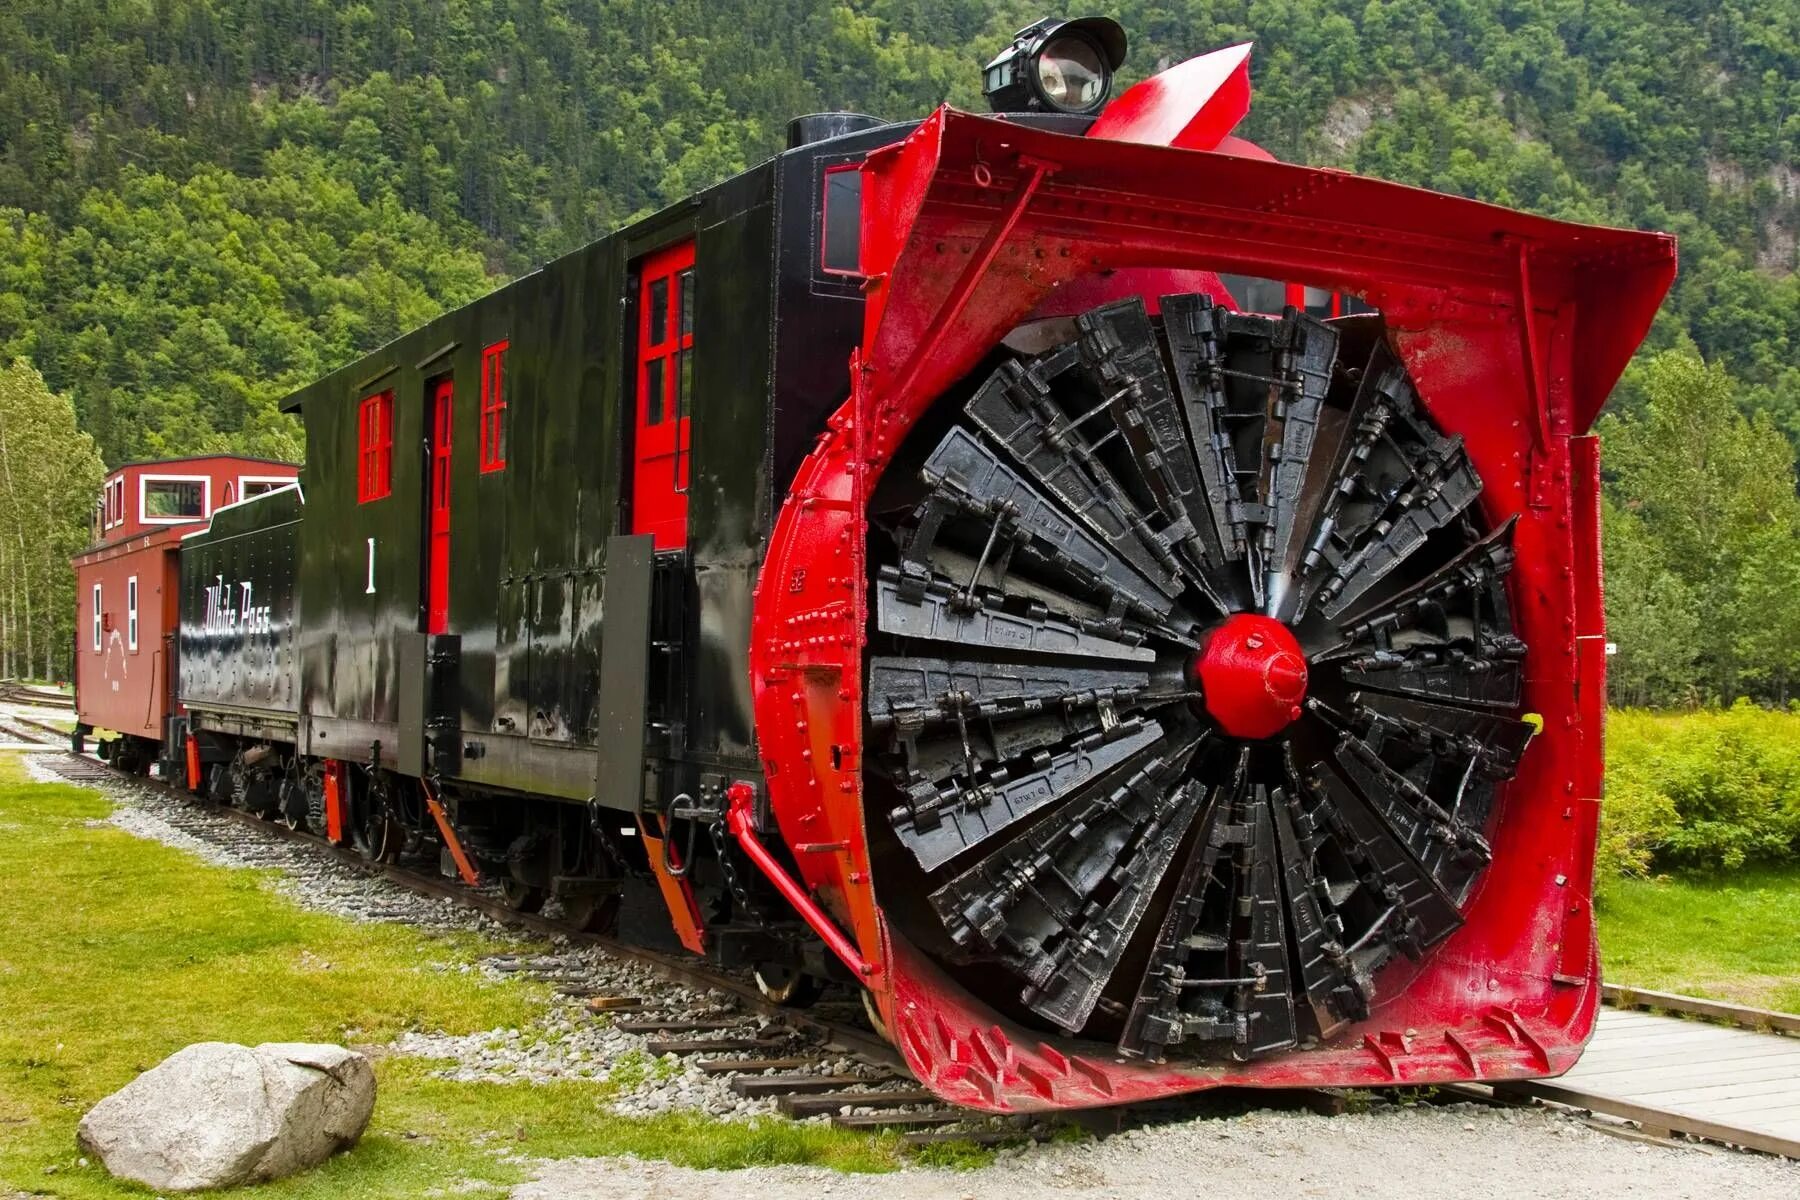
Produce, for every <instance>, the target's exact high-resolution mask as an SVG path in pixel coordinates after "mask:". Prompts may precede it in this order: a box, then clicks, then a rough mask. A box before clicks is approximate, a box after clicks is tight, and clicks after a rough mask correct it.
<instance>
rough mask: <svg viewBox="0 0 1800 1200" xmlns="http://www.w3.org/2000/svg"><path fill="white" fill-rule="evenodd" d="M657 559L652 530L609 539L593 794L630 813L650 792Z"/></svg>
mask: <svg viewBox="0 0 1800 1200" xmlns="http://www.w3.org/2000/svg"><path fill="white" fill-rule="evenodd" d="M653 562H654V552H653V547H652V541H651V538H650V536H649V535H648V534H636V535H634V534H620V535H618V536H616V537H613V538H609V539H608V540H607V544H606V645H605V647H604V649H603V650H602V652H601V655H600V698H599V704H600V747H599V750H598V752H597V753H596V754H595V756H594V791H593V795H594V798H595V799H596V800H598V801H599V802H600V803H601V804H603V805H605V806H606V807H608V808H617V809H623V810H625V811H626V812H635V811H637V808H638V801H639V800H640V798H641V797H642V796H643V791H644V712H645V706H646V705H647V703H648V700H649V696H648V685H649V679H650V586H651V581H652V577H653V565H652V564H653Z"/></svg>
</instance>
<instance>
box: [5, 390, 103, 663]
mask: <svg viewBox="0 0 1800 1200" xmlns="http://www.w3.org/2000/svg"><path fill="white" fill-rule="evenodd" d="M105 475H106V471H105V468H104V467H102V466H101V464H100V455H99V453H98V451H97V450H96V449H95V447H94V439H92V438H91V437H89V436H88V435H87V434H85V433H82V432H81V431H80V430H79V429H77V428H76V425H75V407H74V405H73V404H71V403H70V402H69V398H68V397H67V396H63V395H59V394H57V393H56V392H53V391H51V390H50V388H49V387H47V386H46V385H45V383H44V377H43V376H42V375H39V374H38V373H37V371H36V370H35V369H34V368H33V367H32V366H31V364H30V363H28V362H25V361H23V360H18V361H15V362H13V363H12V365H11V366H9V367H8V368H7V369H6V370H4V371H0V587H4V588H5V593H4V595H0V670H4V671H5V673H6V674H7V675H8V676H25V675H31V674H34V673H37V674H41V675H42V676H43V677H44V678H57V677H59V676H60V675H61V674H62V672H63V668H64V667H65V665H66V664H67V661H68V650H69V646H70V645H71V639H72V638H73V637H74V622H75V577H74V575H73V573H72V572H71V571H70V570H69V558H70V556H71V555H73V554H74V553H75V552H76V551H77V550H79V549H80V548H81V547H82V546H83V545H84V544H85V543H86V541H87V535H88V520H87V517H88V514H89V513H90V512H91V511H92V509H93V504H94V497H95V496H96V495H97V494H98V493H99V490H100V482H101V480H102V479H104V478H105Z"/></svg>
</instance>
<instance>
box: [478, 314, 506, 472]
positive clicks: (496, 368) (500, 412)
mask: <svg viewBox="0 0 1800 1200" xmlns="http://www.w3.org/2000/svg"><path fill="white" fill-rule="evenodd" d="M511 347H512V342H511V340H510V339H507V340H502V341H498V342H495V343H494V344H493V345H491V346H488V347H486V348H485V349H483V350H482V352H481V473H482V474H484V475H485V474H487V473H488V472H490V471H499V470H503V469H504V468H505V467H506V352H507V350H508V349H510V348H511Z"/></svg>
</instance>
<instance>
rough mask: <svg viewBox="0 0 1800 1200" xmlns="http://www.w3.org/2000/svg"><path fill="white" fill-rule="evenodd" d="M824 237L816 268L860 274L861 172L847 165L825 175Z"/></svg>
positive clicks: (836, 273)
mask: <svg viewBox="0 0 1800 1200" xmlns="http://www.w3.org/2000/svg"><path fill="white" fill-rule="evenodd" d="M824 207H825V216H824V220H823V225H824V236H823V237H822V238H821V239H820V240H821V242H822V243H823V246H822V248H821V250H820V259H819V266H820V268H821V269H823V270H824V272H825V273H826V274H827V275H860V274H861V273H862V171H860V170H859V169H858V164H856V163H847V164H845V165H844V166H841V167H832V168H831V169H830V170H828V171H826V172H825V205H824Z"/></svg>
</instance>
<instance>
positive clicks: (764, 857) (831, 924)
mask: <svg viewBox="0 0 1800 1200" xmlns="http://www.w3.org/2000/svg"><path fill="white" fill-rule="evenodd" d="M725 795H726V796H727V798H728V799H729V804H728V806H727V807H726V810H725V824H726V827H727V828H729V829H730V830H731V833H732V836H733V837H735V838H737V840H738V845H740V846H742V847H743V848H744V853H745V854H747V855H749V856H750V861H751V862H753V863H755V864H756V865H757V867H758V868H760V869H761V871H762V873H763V874H764V875H766V876H768V879H769V882H770V883H772V884H774V885H775V890H776V891H778V892H780V893H781V894H782V896H783V897H784V898H785V899H786V900H787V902H788V903H789V904H791V905H793V906H794V911H795V912H797V913H799V914H800V918H801V919H802V920H803V921H805V922H806V923H807V924H808V925H810V926H812V930H813V932H814V933H816V934H818V935H819V937H820V938H821V939H822V940H823V941H824V943H825V944H826V945H827V946H829V947H831V952H832V953H833V954H836V955H837V956H838V957H839V958H840V959H842V960H843V962H844V965H845V966H846V967H849V968H850V970H851V971H853V972H854V973H855V974H856V975H857V977H858V978H862V979H866V978H868V977H869V976H871V975H873V974H874V973H875V967H874V965H873V964H872V963H870V962H869V961H868V960H867V959H865V958H864V957H863V956H862V952H861V951H860V950H858V949H857V948H856V944H855V943H854V942H852V941H851V940H850V938H849V936H848V935H847V934H845V933H844V931H843V930H841V929H839V928H838V927H837V922H835V921H833V920H832V919H831V917H830V916H828V915H827V914H826V912H825V910H824V909H822V908H820V907H819V905H818V902H817V901H815V900H814V899H813V898H812V896H811V895H810V894H809V893H808V892H807V890H806V889H805V888H803V887H801V886H800V884H798V883H797V882H795V880H794V877H793V876H792V875H789V874H788V873H787V870H786V868H784V867H783V866H782V865H781V864H780V863H779V862H776V861H775V856H774V855H772V854H770V853H769V851H768V849H767V847H765V846H764V845H763V844H762V841H761V840H760V839H759V838H758V837H757V836H756V821H755V818H754V816H753V815H752V814H751V812H750V802H751V800H752V799H753V798H754V796H755V795H756V790H755V789H754V788H752V787H751V786H750V785H749V784H747V783H742V782H739V783H734V784H732V785H731V786H730V787H728V788H726V789H725Z"/></svg>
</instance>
